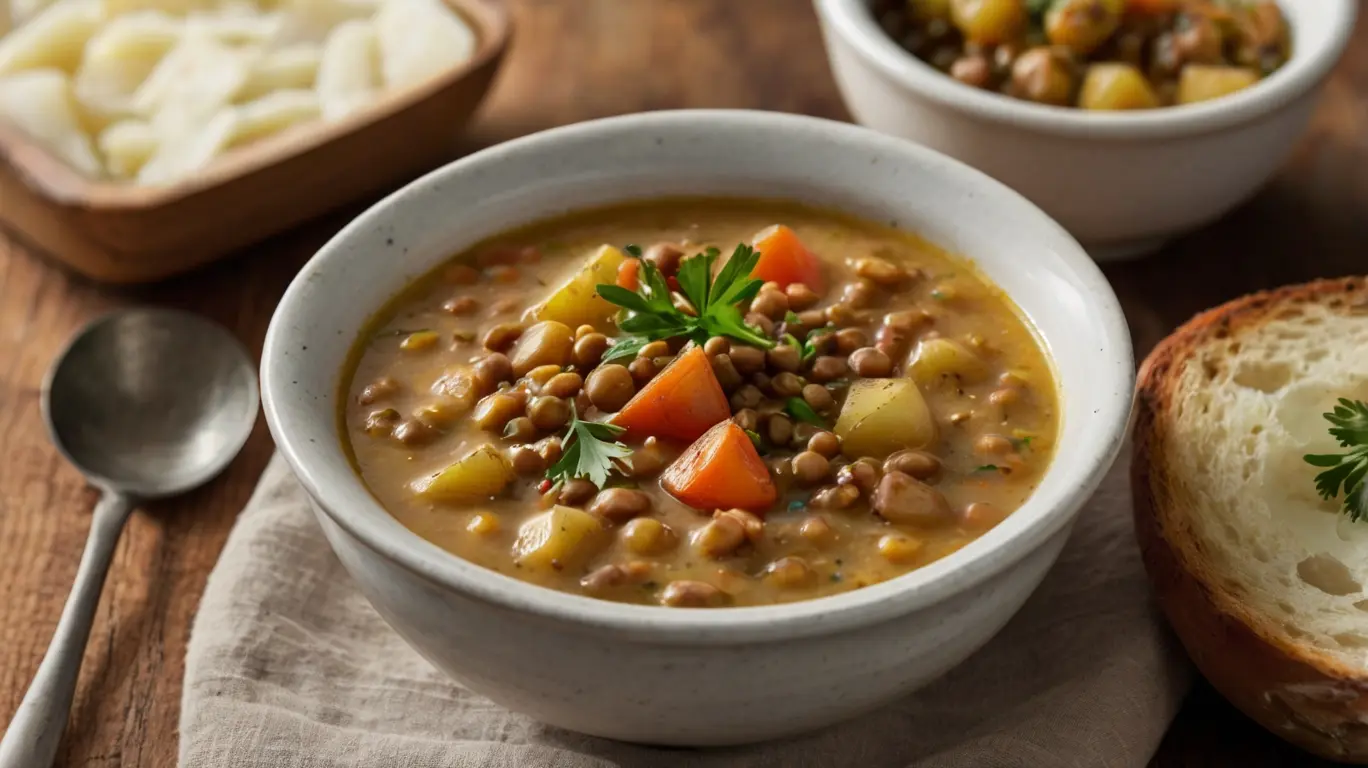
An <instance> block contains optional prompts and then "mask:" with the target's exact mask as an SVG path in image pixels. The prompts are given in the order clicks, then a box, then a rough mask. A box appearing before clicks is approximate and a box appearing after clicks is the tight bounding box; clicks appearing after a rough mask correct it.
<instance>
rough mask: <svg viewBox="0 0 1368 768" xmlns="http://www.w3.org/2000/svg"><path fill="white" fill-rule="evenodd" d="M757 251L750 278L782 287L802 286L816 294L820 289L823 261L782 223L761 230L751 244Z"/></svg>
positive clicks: (821, 288)
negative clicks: (757, 256) (772, 282)
mask: <svg viewBox="0 0 1368 768" xmlns="http://www.w3.org/2000/svg"><path fill="white" fill-rule="evenodd" d="M751 244H752V245H753V246H755V250H757V251H759V252H760V260H759V261H757V262H756V263H755V269H752V270H751V275H753V276H755V277H758V278H760V279H761V280H766V281H769V280H773V281H774V282H776V283H778V284H779V285H780V286H781V287H785V288H787V287H788V285H789V284H790V283H802V284H803V285H806V286H807V287H809V288H811V289H812V290H814V291H816V292H817V293H821V292H822V290H823V280H822V262H821V261H820V260H819V259H818V258H817V256H816V254H814V253H813V252H812V251H809V250H808V249H807V246H805V245H803V241H801V240H799V239H798V235H796V234H794V232H793V230H791V229H789V228H788V227H786V226H784V225H783V224H775V225H774V226H772V227H770V228H768V229H765V230H762V231H761V232H760V233H758V234H757V235H756V236H755V239H754V240H753V241H752V242H751Z"/></svg>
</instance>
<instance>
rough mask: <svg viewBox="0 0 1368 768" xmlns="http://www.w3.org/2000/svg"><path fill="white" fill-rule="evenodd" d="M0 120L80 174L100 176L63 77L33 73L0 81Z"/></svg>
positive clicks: (50, 71) (45, 71) (47, 71)
mask: <svg viewBox="0 0 1368 768" xmlns="http://www.w3.org/2000/svg"><path fill="white" fill-rule="evenodd" d="M0 118H3V119H4V120H6V121H7V122H9V123H10V124H12V125H14V126H15V127H17V128H18V129H19V130H21V131H23V132H24V133H26V134H28V135H29V136H30V137H32V138H33V139H34V140H36V141H38V142H39V143H41V144H43V146H45V147H47V148H48V149H49V150H51V151H52V153H53V154H55V155H57V156H58V157H60V158H61V159H63V160H65V161H66V162H67V163H68V164H70V165H71V166H72V167H73V168H75V169H76V170H78V171H80V172H81V173H84V174H87V175H90V176H98V175H100V173H101V168H100V160H99V158H97V157H96V156H95V150H94V148H93V147H91V145H90V137H89V136H86V134H85V133H83V132H82V131H81V127H80V124H79V122H78V118H77V116H76V107H75V103H74V102H73V100H72V98H71V82H70V81H69V80H68V79H67V76H66V75H65V74H63V73H61V72H58V71H57V70H55V69H34V70H30V71H28V72H19V73H16V74H13V75H9V76H7V77H0Z"/></svg>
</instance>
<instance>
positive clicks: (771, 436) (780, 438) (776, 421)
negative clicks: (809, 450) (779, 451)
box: [761, 413, 793, 446]
mask: <svg viewBox="0 0 1368 768" xmlns="http://www.w3.org/2000/svg"><path fill="white" fill-rule="evenodd" d="M761 426H762V427H763V428H764V433H763V434H764V437H765V439H766V440H767V441H769V444H770V445H774V446H783V445H788V442H789V438H791V437H793V422H791V421H789V419H788V417H787V416H785V415H784V414H782V413H771V414H768V415H767V416H765V417H764V419H763V422H762V424H761Z"/></svg>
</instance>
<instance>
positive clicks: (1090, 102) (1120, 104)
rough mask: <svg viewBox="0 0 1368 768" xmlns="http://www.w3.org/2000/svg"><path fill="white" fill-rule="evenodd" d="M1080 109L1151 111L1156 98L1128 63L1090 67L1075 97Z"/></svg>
mask: <svg viewBox="0 0 1368 768" xmlns="http://www.w3.org/2000/svg"><path fill="white" fill-rule="evenodd" d="M1078 106H1080V107H1082V108H1083V109H1096V110H1118V109H1154V108H1155V107H1158V106H1159V97H1158V96H1156V95H1155V93H1154V89H1153V88H1151V87H1150V84H1149V81H1148V80H1146V79H1145V76H1144V75H1142V74H1140V70H1138V69H1136V68H1135V67H1133V66H1131V65H1130V64H1116V63H1105V64H1093V65H1091V66H1089V67H1088V73H1087V74H1086V75H1084V77H1083V89H1082V91H1080V92H1079V94H1078Z"/></svg>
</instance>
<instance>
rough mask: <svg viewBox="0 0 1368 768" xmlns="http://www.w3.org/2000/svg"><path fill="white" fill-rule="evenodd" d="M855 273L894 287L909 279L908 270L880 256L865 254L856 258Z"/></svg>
mask: <svg viewBox="0 0 1368 768" xmlns="http://www.w3.org/2000/svg"><path fill="white" fill-rule="evenodd" d="M855 274H857V275H859V276H860V277H864V278H868V279H870V280H873V281H874V282H875V283H878V284H879V285H882V286H886V287H892V286H896V285H898V284H899V283H901V282H902V281H904V280H906V279H907V270H906V269H904V268H903V267H902V265H900V264H894V263H893V262H891V261H888V260H886V259H881V258H879V257H878V256H864V257H861V258H859V259H856V260H855Z"/></svg>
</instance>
